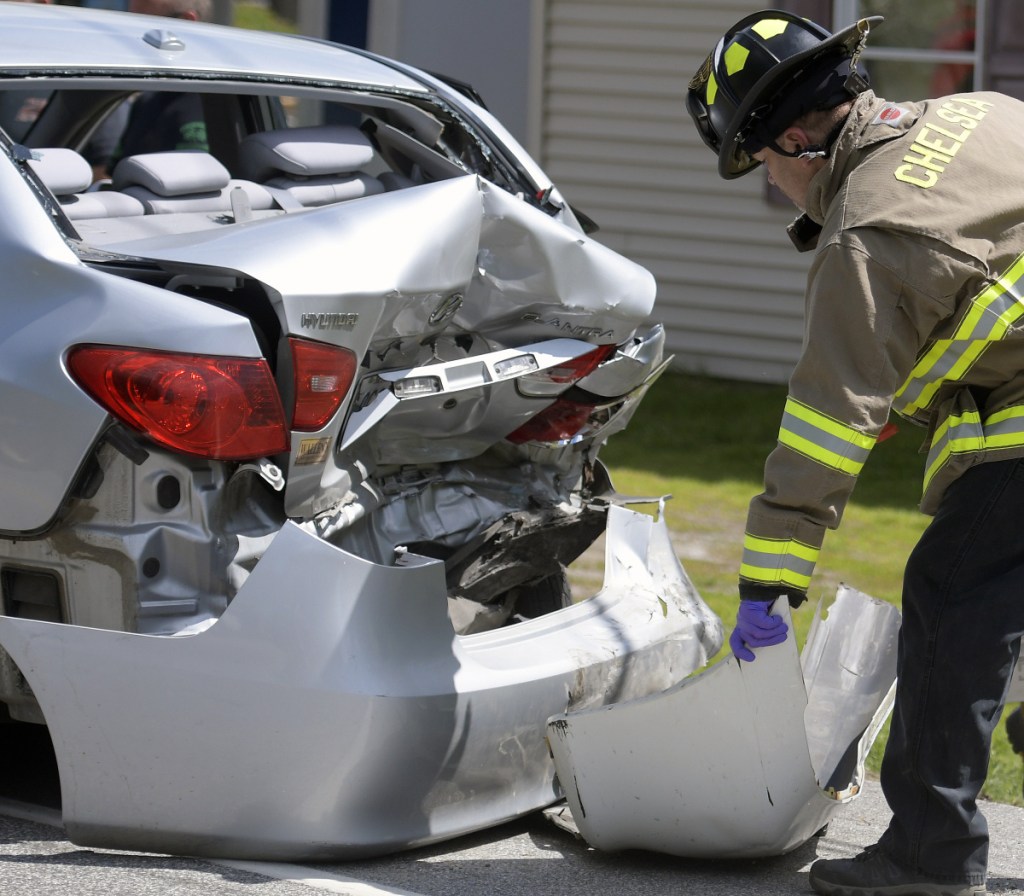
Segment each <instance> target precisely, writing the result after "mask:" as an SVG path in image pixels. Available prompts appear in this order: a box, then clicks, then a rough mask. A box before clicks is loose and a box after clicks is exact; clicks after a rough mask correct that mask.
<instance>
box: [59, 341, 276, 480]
mask: <svg viewBox="0 0 1024 896" xmlns="http://www.w3.org/2000/svg"><path fill="white" fill-rule="evenodd" d="M67 365H68V370H69V371H70V372H71V375H72V376H73V377H74V379H75V382H77V383H78V385H79V386H81V387H82V388H83V389H84V390H85V391H86V392H88V393H89V394H90V395H91V396H92V397H93V398H94V399H95V400H96V401H97V402H99V403H100V404H101V405H102V406H103V407H104V408H106V409H107V410H108V411H109V412H110V413H111V414H112V415H113V416H114V417H116V418H117V419H118V420H120V421H121V422H122V423H125V424H127V425H128V426H130V427H132V428H133V429H137V430H139V431H140V432H142V433H144V434H145V435H146V436H148V437H149V438H150V439H152V440H153V441H154V442H156V443H157V444H160V445H163V446H165V447H167V448H170V449H171V450H173V451H180V452H182V453H185V454H193V455H197V456H199V457H207V458H211V459H214V460H246V459H249V458H255V457H265V456H268V455H273V454H280V453H281V452H284V451H287V450H288V433H287V430H286V429H285V421H284V410H283V408H282V406H281V399H280V396H279V395H278V392H277V387H276V384H275V383H274V376H273V374H272V373H271V371H270V366H269V365H268V364H267V362H266V360H264V359H263V358H225V357H219V356H214V355H188V354H178V353H175V352H161V351H154V350H151V349H137V348H125V347H122V346H111V345H79V346H75V347H74V348H72V349H71V350H70V351H69V352H68V358H67Z"/></svg>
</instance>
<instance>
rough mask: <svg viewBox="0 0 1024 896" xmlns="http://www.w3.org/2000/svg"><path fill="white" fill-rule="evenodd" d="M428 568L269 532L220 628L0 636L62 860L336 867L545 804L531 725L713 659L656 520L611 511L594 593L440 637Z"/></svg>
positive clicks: (713, 631) (441, 612) (554, 794)
mask: <svg viewBox="0 0 1024 896" xmlns="http://www.w3.org/2000/svg"><path fill="white" fill-rule="evenodd" d="M446 603H447V601H446V588H445V579H444V570H443V566H442V564H440V563H438V562H436V561H433V560H427V559H425V558H421V557H417V556H407V557H406V558H405V560H404V562H403V564H402V565H398V566H390V567H387V566H381V565H377V564H374V563H370V562H368V561H366V560H362V559H360V558H358V557H356V556H354V555H352V554H349V553H347V552H345V551H343V550H340V549H338V548H336V547H333V546H331V545H330V544H327V543H326V542H324V541H322V540H320V539H318V538H316V537H314V536H312V535H310V534H308V533H306V532H304V531H303V530H302V529H300V528H299V527H297V526H295V525H293V524H287V525H286V526H285V527H284V528H283V529H282V530H281V531H280V533H279V534H278V535H277V536H276V538H275V539H274V541H273V543H272V544H271V546H270V548H269V549H268V550H267V551H266V553H265V554H264V556H263V558H262V559H261V560H260V562H259V563H258V565H257V566H256V568H255V570H254V571H253V572H252V574H251V575H250V576H249V578H248V580H247V581H246V583H245V585H244V586H243V587H242V588H241V590H240V591H239V593H238V595H237V597H236V598H235V599H234V601H233V602H232V603H231V605H230V606H229V607H228V609H227V611H226V612H225V613H224V614H223V616H222V617H221V618H220V619H219V620H218V621H217V623H216V624H215V625H213V626H212V627H211V628H209V629H208V630H206V631H204V632H201V633H199V634H193V635H189V636H176V637H160V636H149V635H135V634H126V633H120V632H111V631H104V630H98V629H85V628H80V627H75V626H69V625H61V624H56V623H45V622H36V621H30V620H23V619H15V618H10V617H0V646H2V647H3V648H4V649H5V650H7V651H8V652H9V653H10V654H11V655H12V657H13V658H14V660H15V662H16V663H17V664H18V666H19V668H20V669H21V671H22V673H23V674H24V675H25V677H26V678H27V679H28V681H29V684H30V685H31V687H32V689H33V691H34V693H35V695H36V697H37V699H38V701H39V704H40V706H41V707H42V710H43V713H44V715H45V717H46V720H47V724H48V726H49V729H50V733H51V736H52V738H53V742H54V747H55V750H56V754H57V762H58V766H59V770H60V776H61V791H62V799H63V815H64V823H65V826H66V828H67V831H68V835H69V837H70V838H71V839H72V840H73V841H74V842H75V843H78V844H81V845H86V846H102V847H111V848H120V849H134V850H145V851H155V852H167V853H187V854H192V855H205V856H233V857H240V858H244V857H253V858H262V859H297V858H305V859H311V858H319V859H326V858H349V857H358V856H367V855H372V854H378V853H384V852H389V851H393V850H397V849H402V848H406V847H410V846H414V845H418V844H423V843H428V842H432V841H437V840H442V839H445V838H448V837H452V836H455V835H457V834H461V833H465V832H468V831H473V830H477V829H481V828H484V827H487V826H490V825H494V824H499V823H501V822H503V821H507V820H508V819H510V818H513V817H516V816H518V815H522V814H524V813H527V812H531V811H534V810H536V809H539V808H542V807H544V806H546V805H549V804H551V803H552V802H554V801H556V800H557V799H558V798H559V797H560V793H559V790H558V785H557V783H556V781H555V778H554V766H553V763H552V761H551V757H550V753H549V751H548V746H547V743H546V740H545V734H546V730H545V720H546V719H548V718H549V717H550V716H552V715H553V714H555V713H559V712H563V711H565V710H567V709H571V708H581V707H595V706H601V705H604V704H607V703H608V702H611V701H621V700H630V699H633V698H636V697H641V696H644V695H646V694H650V693H653V692H656V691H660V690H662V689H664V688H667V687H670V686H671V685H673V684H675V683H676V682H678V681H680V680H681V679H682V678H683V677H684V676H686V675H687V674H689V673H690V672H692V671H693V670H694V669H696V668H698V667H699V666H701V665H702V664H704V663H705V662H706V659H707V657H708V656H710V655H712V654H713V653H715V652H716V651H717V650H718V648H719V646H720V644H721V640H722V632H721V624H720V622H719V620H718V618H717V617H716V616H714V614H713V613H711V612H710V611H709V610H708V609H707V607H706V606H705V605H704V604H703V602H702V601H701V600H700V598H699V597H698V596H697V594H696V592H695V590H694V589H693V587H692V585H691V584H690V583H689V581H688V579H687V578H686V576H685V573H684V572H683V571H682V568H681V567H680V565H679V563H678V561H677V560H676V558H675V555H674V553H673V552H672V548H671V544H670V541H669V537H668V532H667V529H666V528H665V525H664V522H663V521H654V520H652V519H651V518H650V517H647V516H644V515H641V514H636V513H633V512H631V511H628V510H624V509H622V508H617V507H613V508H611V510H610V512H609V525H608V533H607V561H606V577H605V587H604V588H603V589H602V591H601V592H599V594H598V595H596V596H595V597H594V598H592V599H590V600H588V601H585V602H583V603H580V604H576V605H574V606H572V607H570V608H568V609H565V610H561V611H559V612H557V613H553V614H551V615H549V616H545V617H542V618H539V619H536V620H533V621H530V622H525V623H521V624H519V625H516V626H512V627H509V628H505V629H499V630H496V631H492V632H487V633H483V634H478V635H471V636H466V637H458V636H456V635H455V634H454V632H453V629H452V626H451V624H450V622H449V620H448V617H447V614H446Z"/></svg>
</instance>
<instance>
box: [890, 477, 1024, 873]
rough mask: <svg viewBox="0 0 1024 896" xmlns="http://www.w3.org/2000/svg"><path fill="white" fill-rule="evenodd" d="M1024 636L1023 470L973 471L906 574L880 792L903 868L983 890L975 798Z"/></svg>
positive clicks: (958, 485)
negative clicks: (975, 886) (885, 804)
mask: <svg viewBox="0 0 1024 896" xmlns="http://www.w3.org/2000/svg"><path fill="white" fill-rule="evenodd" d="M1022 634H1024V459H1020V460H1006V461H994V462H989V463H982V464H979V465H978V466H975V467H972V468H971V469H970V470H968V471H967V472H966V473H965V474H964V475H963V476H961V477H960V478H959V479H958V480H957V481H956V482H954V483H953V485H952V486H950V488H949V489H948V490H947V492H946V494H945V495H944V496H943V498H942V502H941V505H940V507H939V511H938V513H937V514H936V515H935V517H934V519H933V520H932V522H931V524H930V525H929V526H928V528H927V529H926V530H925V532H924V534H923V535H922V536H921V540H920V541H919V542H918V544H917V546H916V547H915V548H914V550H913V552H912V553H911V555H910V559H909V560H908V562H907V569H906V575H905V578H904V584H903V623H902V627H901V629H900V640H899V656H898V661H897V675H898V676H899V677H898V681H897V685H896V703H895V707H894V710H893V717H892V724H891V729H890V734H889V740H888V743H887V745H886V750H885V756H884V757H883V760H882V790H883V792H884V793H885V797H886V800H887V801H888V803H889V807H890V808H891V809H892V812H893V818H892V821H891V822H890V825H889V829H888V830H887V831H886V832H885V834H884V835H883V837H882V840H881V845H882V847H883V849H884V850H885V851H886V852H887V853H888V854H889V855H890V856H891V857H892V858H893V859H894V860H895V861H896V862H898V863H899V864H900V865H902V866H904V867H905V868H908V869H911V870H914V871H917V872H923V873H925V874H927V875H930V876H932V877H937V878H940V879H944V880H947V881H951V882H966V883H970V884H979V883H984V880H985V874H986V870H987V867H988V824H987V822H986V821H985V818H984V816H983V815H982V814H981V812H980V811H979V810H978V806H977V802H976V801H977V797H978V793H979V792H980V790H981V786H982V784H983V783H984V781H985V775H986V773H987V771H988V763H989V753H990V750H991V742H992V733H993V731H994V729H995V727H996V725H997V724H998V722H999V717H1000V714H1001V713H1002V710H1003V705H1004V702H1005V698H1006V691H1007V688H1008V686H1009V680H1010V674H1011V672H1012V670H1013V665H1014V663H1015V661H1016V659H1017V654H1018V651H1019V646H1020V638H1021V635H1022Z"/></svg>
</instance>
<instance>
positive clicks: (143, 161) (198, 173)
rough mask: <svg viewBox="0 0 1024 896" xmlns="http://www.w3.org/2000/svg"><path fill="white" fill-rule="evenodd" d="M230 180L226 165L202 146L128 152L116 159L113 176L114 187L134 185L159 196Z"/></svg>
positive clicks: (207, 189)
mask: <svg viewBox="0 0 1024 896" xmlns="http://www.w3.org/2000/svg"><path fill="white" fill-rule="evenodd" d="M230 180H231V175H230V174H229V173H228V169H227V168H225V167H224V166H223V165H222V164H221V163H220V162H219V161H217V159H215V158H214V157H213V156H211V155H210V154H209V153H207V152H202V151H201V150H197V151H194V152H193V151H183V150H174V151H172V152H150V153H142V154H140V155H136V156H128V157H127V158H124V159H121V161H120V162H118V163H117V167H116V168H114V173H113V176H112V184H113V187H114V189H115V190H123V189H124V188H125V187H130V186H136V185H137V186H140V187H145V188H146V189H147V190H149V191H151V192H153V193H156V194H157V195H158V196H185V195H187V194H190V193H213V192H219V191H220V190H223V189H224V188H225V187H226V186H227V185H228V183H229V182H230Z"/></svg>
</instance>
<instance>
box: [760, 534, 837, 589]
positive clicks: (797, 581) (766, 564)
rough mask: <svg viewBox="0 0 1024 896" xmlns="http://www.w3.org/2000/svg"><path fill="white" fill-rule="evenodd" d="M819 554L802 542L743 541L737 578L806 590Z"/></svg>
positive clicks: (784, 540) (773, 540)
mask: <svg viewBox="0 0 1024 896" xmlns="http://www.w3.org/2000/svg"><path fill="white" fill-rule="evenodd" d="M818 554H819V551H818V549H817V548H812V547H811V546H810V545H807V544H803V542H799V541H794V540H792V539H781V538H759V537H758V536H756V535H750V534H749V533H748V534H747V535H745V536H744V538H743V561H742V563H740V576H741V577H742V578H744V579H748V580H750V581H753V582H758V583H760V584H764V585H789V586H791V587H793V588H800V589H801V590H806V589H807V586H808V585H810V584H811V574H812V573H813V572H814V564H815V563H817V561H818Z"/></svg>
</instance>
